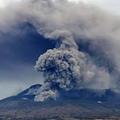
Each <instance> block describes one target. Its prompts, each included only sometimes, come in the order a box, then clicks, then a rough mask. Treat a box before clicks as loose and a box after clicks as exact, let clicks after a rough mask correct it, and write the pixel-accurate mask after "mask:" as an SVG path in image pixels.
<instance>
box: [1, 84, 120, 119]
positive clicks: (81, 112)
mask: <svg viewBox="0 0 120 120" xmlns="http://www.w3.org/2000/svg"><path fill="white" fill-rule="evenodd" d="M41 86H42V85H40V84H37V85H33V86H31V87H30V88H28V89H26V90H24V91H22V92H21V93H19V94H17V95H15V96H11V97H8V98H5V99H3V100H1V101H0V120H8V119H9V120H53V119H54V120H66V119H72V120H74V119H78V120H79V119H83V120H84V119H119V118H120V94H119V93H115V92H113V91H112V90H110V89H107V90H104V91H94V90H90V89H81V90H71V91H64V90H59V97H58V98H57V99H56V100H53V99H48V100H46V101H43V102H36V101H35V100H34V98H35V96H36V94H37V91H38V90H39V89H40V88H41Z"/></svg>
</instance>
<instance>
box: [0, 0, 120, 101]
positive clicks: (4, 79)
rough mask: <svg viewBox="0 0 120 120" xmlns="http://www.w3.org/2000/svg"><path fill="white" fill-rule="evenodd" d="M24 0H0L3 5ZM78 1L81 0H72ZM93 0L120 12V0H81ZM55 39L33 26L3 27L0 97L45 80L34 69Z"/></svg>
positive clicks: (99, 4) (102, 6)
mask: <svg viewBox="0 0 120 120" xmlns="http://www.w3.org/2000/svg"><path fill="white" fill-rule="evenodd" d="M20 1H21V0H0V8H1V9H3V8H4V9H7V8H8V7H7V6H9V5H11V4H12V3H14V2H20ZM70 1H72V2H76V4H77V3H78V0H70ZM80 1H82V2H84V3H85V4H94V5H95V6H97V7H100V8H101V9H103V10H105V11H107V12H109V13H110V14H115V15H120V1H119V0H80ZM53 47H54V43H51V42H50V41H49V40H48V39H44V38H43V37H42V36H41V35H39V34H38V32H37V31H36V30H35V29H34V27H33V26H31V25H29V24H27V23H25V24H24V25H21V24H19V25H17V29H16V31H12V32H9V31H7V32H1V31H0V56H1V58H0V91H2V92H0V99H2V98H5V97H8V96H11V95H15V94H17V93H18V92H20V91H22V90H23V89H26V88H27V87H29V86H30V85H33V84H37V83H42V81H43V77H42V75H40V73H37V72H36V71H35V70H34V65H35V61H36V60H37V58H38V56H39V55H40V54H42V53H44V52H45V51H46V50H47V49H49V48H53Z"/></svg>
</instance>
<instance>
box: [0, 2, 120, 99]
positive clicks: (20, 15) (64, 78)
mask: <svg viewBox="0 0 120 120" xmlns="http://www.w3.org/2000/svg"><path fill="white" fill-rule="evenodd" d="M11 8H12V10H10V11H8V10H2V11H0V12H2V14H1V20H0V23H1V24H0V26H1V28H4V29H3V30H5V29H6V28H7V29H8V28H11V26H15V25H16V24H17V23H18V22H21V21H27V22H29V23H31V24H32V25H33V26H34V27H35V28H36V29H37V31H38V32H39V34H41V35H43V36H44V37H45V38H48V39H50V40H51V41H55V42H56V48H54V49H50V50H48V51H46V53H44V54H43V55H40V57H39V59H38V61H37V62H36V65H35V68H36V69H37V70H38V71H40V72H42V73H43V75H44V78H45V81H44V85H43V87H42V89H41V90H40V91H39V93H38V96H37V98H36V100H39V98H41V99H42V100H44V98H45V99H47V96H48V97H50V96H53V98H55V96H56V95H57V94H58V91H57V89H53V86H54V84H57V86H58V87H59V88H61V89H64V90H71V89H81V88H89V89H97V90H98V89H99V90H101V89H102V90H103V89H112V90H115V91H120V88H119V73H120V63H119V61H120V54H119V53H120V40H119V38H120V22H119V17H117V16H113V15H110V14H107V13H104V11H101V10H99V9H97V8H96V7H94V6H92V5H89V4H87V5H86V4H83V3H79V4H75V3H71V2H68V1H67V0H37V1H35V0H28V1H24V2H21V3H19V4H16V5H12V6H9V7H8V9H11ZM23 10H24V12H21V11H23ZM3 13H4V14H3ZM6 13H7V14H6ZM8 15H10V16H11V17H10V22H11V24H9V22H8V20H7V19H6V16H8ZM5 23H6V24H5ZM43 96H44V97H43ZM42 97H43V98H42Z"/></svg>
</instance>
